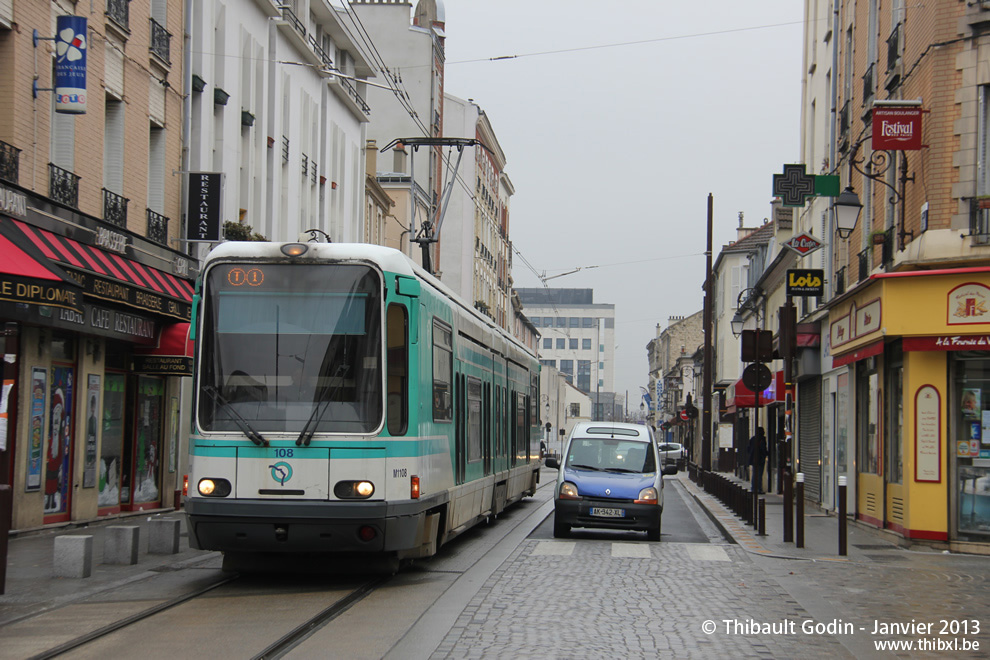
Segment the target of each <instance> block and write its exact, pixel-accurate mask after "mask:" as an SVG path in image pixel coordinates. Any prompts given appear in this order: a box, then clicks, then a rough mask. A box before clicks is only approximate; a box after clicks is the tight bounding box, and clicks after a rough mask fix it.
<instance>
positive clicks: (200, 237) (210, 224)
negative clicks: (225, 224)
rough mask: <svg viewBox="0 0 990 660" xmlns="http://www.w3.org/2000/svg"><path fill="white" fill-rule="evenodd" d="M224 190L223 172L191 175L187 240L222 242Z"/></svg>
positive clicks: (187, 213)
mask: <svg viewBox="0 0 990 660" xmlns="http://www.w3.org/2000/svg"><path fill="white" fill-rule="evenodd" d="M222 190H223V173H222V172H190V173H189V202H188V206H187V208H186V239H187V240H190V241H219V240H220V225H221V224H222V222H221V217H220V208H221V207H220V193H221V191H222Z"/></svg>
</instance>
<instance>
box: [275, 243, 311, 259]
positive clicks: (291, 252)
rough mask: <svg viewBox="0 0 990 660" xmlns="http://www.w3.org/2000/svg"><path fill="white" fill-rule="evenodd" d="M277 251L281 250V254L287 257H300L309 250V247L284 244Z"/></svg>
mask: <svg viewBox="0 0 990 660" xmlns="http://www.w3.org/2000/svg"><path fill="white" fill-rule="evenodd" d="M279 249H281V250H282V254H284V255H285V256H287V257H301V256H302V255H304V254H306V250H308V249H309V246H308V245H306V244H305V243H286V244H285V245H283V246H282V247H281V248H279Z"/></svg>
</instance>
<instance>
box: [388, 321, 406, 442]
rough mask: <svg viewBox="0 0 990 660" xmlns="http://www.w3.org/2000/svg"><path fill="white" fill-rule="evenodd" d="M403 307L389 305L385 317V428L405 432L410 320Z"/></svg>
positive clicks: (403, 433) (398, 432) (391, 431)
mask: <svg viewBox="0 0 990 660" xmlns="http://www.w3.org/2000/svg"><path fill="white" fill-rule="evenodd" d="M407 319H408V317H407V313H406V308H405V307H403V306H402V305H389V306H388V315H387V317H386V323H387V328H386V331H387V333H388V363H387V365H386V369H387V372H386V374H387V379H386V382H387V387H388V395H387V399H386V402H387V414H388V432H389V434H391V435H405V433H406V429H407V428H408V426H409V366H408V365H409V324H408V322H407Z"/></svg>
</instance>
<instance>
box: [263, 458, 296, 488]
mask: <svg viewBox="0 0 990 660" xmlns="http://www.w3.org/2000/svg"><path fill="white" fill-rule="evenodd" d="M268 467H270V468H271V469H272V479H274V480H275V481H277V482H278V483H279V485H281V486H284V485H285V482H286V481H288V480H289V479H291V478H292V466H291V465H289V464H288V463H286V462H285V461H279V462H278V463H276V464H275V465H269V466H268Z"/></svg>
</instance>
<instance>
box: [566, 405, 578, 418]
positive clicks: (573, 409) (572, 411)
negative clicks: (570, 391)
mask: <svg viewBox="0 0 990 660" xmlns="http://www.w3.org/2000/svg"><path fill="white" fill-rule="evenodd" d="M567 414H568V415H570V416H571V417H580V416H581V404H580V403H572V404H570V406H568V411H567Z"/></svg>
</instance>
